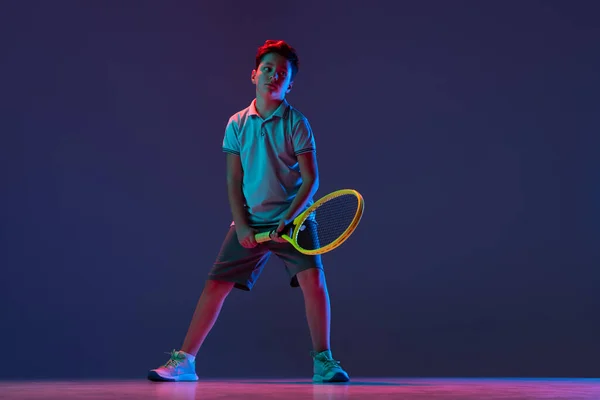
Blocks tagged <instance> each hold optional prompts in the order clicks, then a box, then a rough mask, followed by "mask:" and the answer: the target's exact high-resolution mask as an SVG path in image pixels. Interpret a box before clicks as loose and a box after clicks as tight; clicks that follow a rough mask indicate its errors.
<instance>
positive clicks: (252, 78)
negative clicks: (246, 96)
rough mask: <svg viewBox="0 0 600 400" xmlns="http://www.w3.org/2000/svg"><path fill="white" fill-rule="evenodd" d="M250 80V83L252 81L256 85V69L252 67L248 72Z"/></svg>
mask: <svg viewBox="0 0 600 400" xmlns="http://www.w3.org/2000/svg"><path fill="white" fill-rule="evenodd" d="M250 80H251V81H252V83H254V84H255V85H256V70H255V69H253V70H252V73H251V74H250Z"/></svg>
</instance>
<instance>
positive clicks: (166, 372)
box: [148, 350, 198, 382]
mask: <svg viewBox="0 0 600 400" xmlns="http://www.w3.org/2000/svg"><path fill="white" fill-rule="evenodd" d="M167 354H169V353H167ZM148 379H149V380H151V381H155V382H186V381H197V380H198V375H196V360H195V358H193V357H192V356H190V355H188V354H186V353H184V352H183V351H175V350H173V351H172V352H171V358H170V359H169V361H167V362H166V364H165V365H163V366H161V367H158V368H156V369H152V370H150V372H148Z"/></svg>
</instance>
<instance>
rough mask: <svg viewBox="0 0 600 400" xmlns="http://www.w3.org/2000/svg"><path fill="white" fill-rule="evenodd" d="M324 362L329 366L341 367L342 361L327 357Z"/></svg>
mask: <svg viewBox="0 0 600 400" xmlns="http://www.w3.org/2000/svg"><path fill="white" fill-rule="evenodd" d="M323 364H325V366H326V367H327V368H340V362H339V361H337V360H334V359H333V358H326V359H325V360H324V361H323Z"/></svg>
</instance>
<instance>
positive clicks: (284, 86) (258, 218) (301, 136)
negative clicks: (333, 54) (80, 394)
mask: <svg viewBox="0 0 600 400" xmlns="http://www.w3.org/2000/svg"><path fill="white" fill-rule="evenodd" d="M298 65H299V64H298V56H297V54H296V51H295V50H294V49H293V48H292V47H291V46H290V45H288V44H287V43H286V42H284V41H273V40H267V41H266V42H265V43H264V45H263V46H261V47H259V48H258V52H257V54H256V66H255V69H254V70H252V74H251V80H252V83H253V84H254V86H255V88H256V98H255V99H254V100H253V101H252V102H251V104H250V105H249V106H248V107H247V108H245V109H244V110H242V111H240V112H238V113H236V114H234V115H233V116H232V117H231V118H230V119H229V121H228V123H227V126H226V128H225V137H224V140H223V151H224V152H225V153H226V157H227V193H228V198H229V204H230V207H231V212H232V215H233V222H232V223H231V225H230V227H229V232H228V233H227V235H226V236H225V239H224V242H223V244H222V247H221V250H220V252H219V254H218V256H217V259H216V261H215V263H214V265H213V267H212V269H211V270H210V272H209V275H208V280H207V281H206V284H205V287H204V290H203V292H202V294H201V296H200V299H199V300H198V305H197V306H196V310H195V312H194V315H193V316H192V321H191V323H190V326H189V329H188V332H187V335H186V336H185V339H184V341H183V346H182V347H181V349H180V350H179V351H175V350H173V351H172V352H171V358H170V359H169V360H168V361H167V362H166V364H164V365H163V366H161V367H159V368H156V369H153V370H151V371H150V372H149V374H148V379H150V380H154V381H195V380H197V379H198V376H197V375H196V370H195V358H196V354H197V353H198V351H199V350H200V347H201V345H202V343H203V342H204V340H205V338H206V336H207V335H208V333H209V331H210V330H211V329H212V327H213V325H214V323H215V321H216V319H217V317H218V315H219V312H220V310H221V307H222V305H223V302H224V300H225V298H226V297H227V295H228V294H229V293H230V292H231V290H232V289H233V288H237V289H241V290H246V291H250V290H251V289H252V287H253V286H254V284H255V283H256V281H257V279H258V277H259V275H260V274H261V271H262V270H263V268H264V266H265V264H266V263H267V260H268V259H269V257H270V256H271V254H273V253H274V254H275V255H276V256H278V257H279V258H280V259H281V260H282V261H283V263H284V265H285V268H286V271H287V273H288V274H289V278H290V286H291V287H298V286H299V287H300V288H301V290H302V293H303V296H304V303H305V311H306V317H307V320H308V325H309V329H310V334H311V338H312V342H313V351H312V352H311V356H312V358H313V381H314V382H346V381H348V380H349V377H348V374H347V373H346V372H345V371H344V370H343V369H342V368H341V366H340V364H339V362H338V361H336V360H334V359H333V358H332V354H331V347H330V329H329V328H330V303H329V294H328V291H327V285H326V282H325V275H324V271H323V264H322V262H321V256H320V255H316V256H315V255H310V256H309V255H305V254H302V253H300V252H298V251H297V250H296V249H294V247H293V246H292V245H291V244H290V243H288V242H286V241H285V240H284V239H282V238H281V237H280V235H281V234H283V233H288V229H287V226H288V225H289V224H290V223H291V222H292V221H293V219H294V218H295V217H296V216H297V215H299V214H300V213H301V212H302V211H304V210H305V209H306V208H307V207H309V206H310V205H311V204H312V203H313V196H314V194H315V192H316V191H317V188H318V185H319V173H318V168H317V157H316V147H315V138H314V136H313V132H312V130H311V127H310V125H309V123H308V120H307V119H306V117H304V115H302V114H301V113H300V112H299V111H298V110H296V109H295V108H293V107H292V106H291V105H290V104H289V103H288V102H287V100H286V99H285V97H286V95H287V94H288V93H289V92H290V90H291V89H292V86H293V83H294V78H295V76H296V73H297V72H298ZM305 226H306V228H305V229H308V231H309V232H310V233H312V234H309V235H304V237H305V238H308V239H304V240H313V239H311V237H314V240H317V238H316V228H315V226H314V222H311V221H307V222H306V223H305ZM273 229H275V230H276V234H275V235H274V237H273V240H271V241H268V242H265V243H260V244H257V242H256V239H255V235H256V234H257V233H259V232H263V231H268V230H273Z"/></svg>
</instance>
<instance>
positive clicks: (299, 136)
mask: <svg viewBox="0 0 600 400" xmlns="http://www.w3.org/2000/svg"><path fill="white" fill-rule="evenodd" d="M292 143H293V144H294V154H295V155H298V154H302V153H308V152H311V151H316V144H315V137H314V135H313V131H312V129H311V127H310V124H309V123H308V120H307V119H306V118H302V119H300V121H298V123H297V124H296V126H295V127H294V132H293V134H292Z"/></svg>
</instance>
